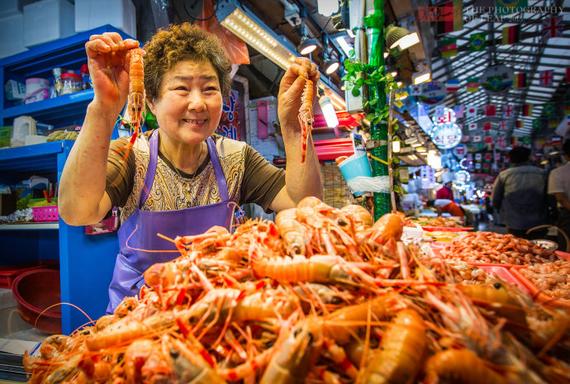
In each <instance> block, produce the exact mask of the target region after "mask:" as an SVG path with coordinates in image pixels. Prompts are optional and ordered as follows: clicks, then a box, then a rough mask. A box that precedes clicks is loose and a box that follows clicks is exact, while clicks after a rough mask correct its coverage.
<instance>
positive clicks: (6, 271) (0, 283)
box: [0, 265, 41, 289]
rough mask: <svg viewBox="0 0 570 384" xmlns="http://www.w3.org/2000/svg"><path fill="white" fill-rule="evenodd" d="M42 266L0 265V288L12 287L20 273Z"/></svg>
mask: <svg viewBox="0 0 570 384" xmlns="http://www.w3.org/2000/svg"><path fill="white" fill-rule="evenodd" d="M38 268H41V266H39V265H14V266H2V267H0V288H8V289H10V288H12V284H13V283H14V280H15V279H16V277H18V275H19V274H21V273H24V272H27V271H31V270H33V269H38Z"/></svg>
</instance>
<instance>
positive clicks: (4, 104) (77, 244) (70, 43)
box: [0, 25, 130, 334]
mask: <svg viewBox="0 0 570 384" xmlns="http://www.w3.org/2000/svg"><path fill="white" fill-rule="evenodd" d="M111 31H114V32H118V33H120V34H121V35H122V36H123V38H130V36H127V35H125V34H124V33H123V32H122V31H120V30H118V29H116V28H114V27H112V26H110V25H106V26H102V27H100V28H96V29H93V30H91V31H86V32H82V33H78V34H76V35H74V36H71V37H68V38H65V39H61V40H57V41H54V42H49V43H46V44H42V45H39V46H37V47H34V48H33V49H30V50H29V51H26V52H23V53H20V54H18V55H14V56H11V57H7V58H4V59H2V60H0V84H4V83H5V82H6V81H7V80H9V79H14V80H19V81H23V80H24V79H25V78H28V77H45V78H48V77H51V70H52V68H54V67H62V68H66V69H79V67H80V66H81V64H83V63H85V62H86V61H87V58H86V56H85V48H84V44H85V42H86V41H87V40H88V39H89V36H91V35H92V34H101V33H103V32H111ZM92 99H93V91H92V90H86V91H82V92H77V93H73V94H68V95H64V96H60V97H57V98H53V99H48V100H44V101H40V102H36V103H31V104H24V105H12V104H10V102H9V101H7V100H5V99H4V93H3V92H0V125H11V124H12V121H13V120H14V118H16V117H18V116H22V115H28V116H32V117H33V118H34V119H36V120H37V121H39V122H42V123H46V124H52V125H54V126H55V127H60V126H66V125H71V124H81V123H82V122H83V118H84V115H85V109H86V106H87V104H89V102H90V101H91V100H92ZM72 146H73V141H58V142H52V143H44V144H37V145H30V146H25V147H17V148H7V149H0V182H1V183H14V182H17V181H20V180H23V179H27V178H29V177H30V176H32V175H40V176H45V177H48V178H49V179H50V180H51V181H57V182H58V183H59V179H60V177H61V173H62V170H63V166H64V164H65V161H66V160H67V157H68V155H69V151H70V150H71V147H72ZM117 252H118V242H117V237H116V235H115V234H110V235H109V234H107V235H99V236H87V235H85V234H84V228H83V227H73V226H69V225H67V224H65V223H64V222H63V221H62V220H61V219H60V220H59V225H58V226H53V225H50V226H41V225H30V227H26V226H23V225H22V226H18V227H15V228H14V227H12V228H9V227H6V226H2V227H0V265H2V264H4V265H14V264H18V263H22V264H24V263H29V262H35V261H40V260H46V259H52V260H57V261H59V267H60V279H61V280H60V287H61V302H62V303H69V304H72V305H67V304H63V305H62V331H63V333H67V334H69V333H71V332H72V331H73V330H75V329H76V328H77V327H79V326H81V325H83V324H85V323H86V322H88V319H87V318H85V316H84V315H83V314H81V312H80V311H78V310H77V309H75V308H74V306H77V307H79V308H81V309H82V310H83V311H85V312H86V313H87V314H88V315H89V316H90V317H91V318H92V319H97V318H99V317H100V316H102V315H103V314H104V312H105V308H106V306H107V302H108V295H107V287H108V285H109V282H110V281H111V276H112V271H113V266H114V264H115V258H116V254H117Z"/></svg>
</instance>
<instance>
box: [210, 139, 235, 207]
mask: <svg viewBox="0 0 570 384" xmlns="http://www.w3.org/2000/svg"><path fill="white" fill-rule="evenodd" d="M206 142H207V143H208V153H209V154H210V160H211V161H212V165H213V166H214V172H215V173H216V181H217V182H218V189H219V190H220V197H221V198H222V201H229V200H230V195H229V193H228V185H227V183H226V177H225V175H224V171H223V170H222V165H221V164H220V159H219V157H218V151H217V150H216V143H214V139H212V137H211V136H210V137H208V139H207V140H206Z"/></svg>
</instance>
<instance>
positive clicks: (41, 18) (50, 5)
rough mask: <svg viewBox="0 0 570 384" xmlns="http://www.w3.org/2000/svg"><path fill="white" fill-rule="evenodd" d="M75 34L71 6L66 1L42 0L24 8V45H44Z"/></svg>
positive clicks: (73, 15)
mask: <svg viewBox="0 0 570 384" xmlns="http://www.w3.org/2000/svg"><path fill="white" fill-rule="evenodd" d="M74 33H75V13H74V9H73V4H71V3H70V2H68V1H67V0H42V1H38V2H37V3H32V4H28V5H25V6H24V45H25V46H26V47H31V46H33V45H37V44H41V43H46V42H48V41H53V40H57V39H61V38H63V37H67V36H70V35H73V34H74Z"/></svg>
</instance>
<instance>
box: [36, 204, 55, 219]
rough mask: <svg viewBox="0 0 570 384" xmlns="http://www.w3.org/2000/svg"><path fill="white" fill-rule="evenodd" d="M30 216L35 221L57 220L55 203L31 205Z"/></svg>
mask: <svg viewBox="0 0 570 384" xmlns="http://www.w3.org/2000/svg"><path fill="white" fill-rule="evenodd" d="M32 216H33V218H34V221H37V222H47V221H58V220H59V215H58V213H57V205H49V206H46V207H32Z"/></svg>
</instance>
